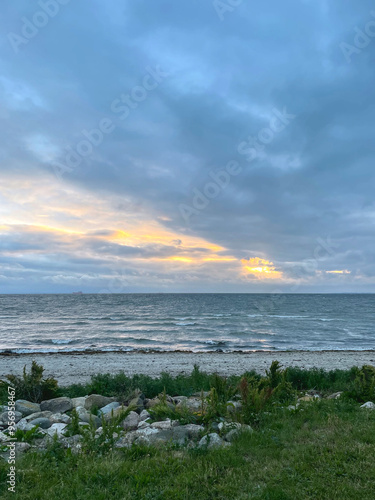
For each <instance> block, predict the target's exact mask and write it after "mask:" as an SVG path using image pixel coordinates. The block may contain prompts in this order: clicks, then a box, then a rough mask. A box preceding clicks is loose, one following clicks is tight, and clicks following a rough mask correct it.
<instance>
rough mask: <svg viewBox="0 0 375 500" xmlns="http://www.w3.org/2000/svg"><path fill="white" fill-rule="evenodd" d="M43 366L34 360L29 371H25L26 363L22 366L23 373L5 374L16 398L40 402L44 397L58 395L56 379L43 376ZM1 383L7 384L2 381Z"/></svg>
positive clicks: (48, 397) (49, 397)
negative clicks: (20, 375)
mask: <svg viewBox="0 0 375 500" xmlns="http://www.w3.org/2000/svg"><path fill="white" fill-rule="evenodd" d="M43 372H44V368H43V366H42V365H38V363H37V362H36V361H33V362H32V364H31V370H30V373H27V372H26V365H25V366H24V368H23V375H22V377H19V376H18V375H7V376H6V378H7V380H8V381H9V383H10V385H11V386H13V387H14V389H15V391H16V396H17V399H26V400H28V401H32V402H35V403H40V402H41V401H44V400H45V399H51V398H54V397H56V396H57V395H58V393H59V389H58V385H57V380H56V379H54V378H52V377H47V378H43ZM1 383H2V385H3V386H4V385H7V384H6V382H4V381H2V382H1Z"/></svg>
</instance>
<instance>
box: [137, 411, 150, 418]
mask: <svg viewBox="0 0 375 500" xmlns="http://www.w3.org/2000/svg"><path fill="white" fill-rule="evenodd" d="M150 417H151V415H150V414H149V412H148V411H147V410H142V411H141V413H140V415H139V418H140V420H147V419H148V418H150Z"/></svg>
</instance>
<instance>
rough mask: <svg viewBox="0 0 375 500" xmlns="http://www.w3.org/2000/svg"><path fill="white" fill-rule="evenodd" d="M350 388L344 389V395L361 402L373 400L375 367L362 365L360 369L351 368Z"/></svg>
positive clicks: (374, 393)
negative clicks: (352, 378)
mask: <svg viewBox="0 0 375 500" xmlns="http://www.w3.org/2000/svg"><path fill="white" fill-rule="evenodd" d="M352 375H353V377H354V380H353V381H352V384H351V388H350V389H349V390H348V391H345V393H344V397H347V398H350V399H354V400H355V401H359V402H361V403H363V402H366V401H375V367H374V366H370V365H364V366H362V368H361V369H359V368H353V369H352Z"/></svg>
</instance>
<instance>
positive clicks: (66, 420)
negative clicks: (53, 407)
mask: <svg viewBox="0 0 375 500" xmlns="http://www.w3.org/2000/svg"><path fill="white" fill-rule="evenodd" d="M49 419H50V420H51V422H52V423H53V424H58V423H63V424H70V422H71V421H72V419H71V418H70V417H69V415H65V413H53V414H52V415H51V416H50V417H49Z"/></svg>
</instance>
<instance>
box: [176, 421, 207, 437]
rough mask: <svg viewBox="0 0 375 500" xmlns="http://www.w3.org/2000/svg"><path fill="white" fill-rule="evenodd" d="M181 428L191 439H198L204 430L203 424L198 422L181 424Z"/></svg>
mask: <svg viewBox="0 0 375 500" xmlns="http://www.w3.org/2000/svg"><path fill="white" fill-rule="evenodd" d="M180 429H184V430H185V431H186V432H187V434H188V437H189V439H197V438H198V437H199V436H200V435H201V434H202V432H203V431H204V427H203V425H197V424H186V425H181V426H180Z"/></svg>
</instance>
